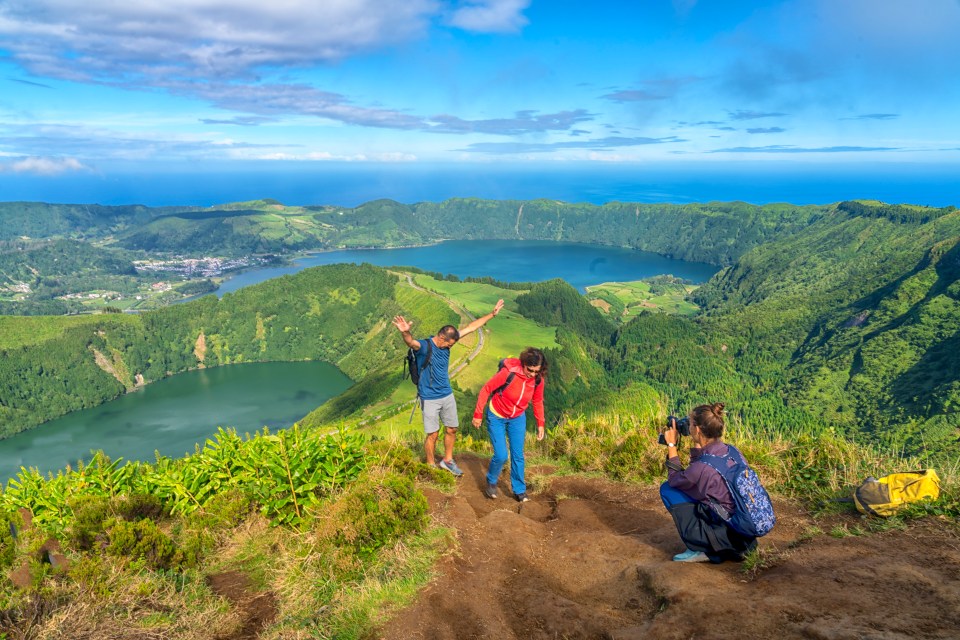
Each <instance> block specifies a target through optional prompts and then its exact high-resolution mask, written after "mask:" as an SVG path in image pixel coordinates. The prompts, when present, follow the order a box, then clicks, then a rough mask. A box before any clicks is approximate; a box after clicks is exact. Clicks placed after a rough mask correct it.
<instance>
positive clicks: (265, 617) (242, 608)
mask: <svg viewBox="0 0 960 640" xmlns="http://www.w3.org/2000/svg"><path fill="white" fill-rule="evenodd" d="M207 583H208V584H209V585H210V589H211V590H212V591H213V592H214V593H215V594H217V595H218V596H222V597H224V598H226V599H227V600H229V601H230V604H232V605H233V606H234V607H235V608H236V612H237V624H236V625H235V628H234V629H233V630H232V631H231V632H230V633H228V634H226V635H218V636H216V640H255V639H256V637H257V636H258V634H259V633H260V630H261V629H263V627H265V626H266V625H268V624H269V623H270V622H272V621H273V619H274V618H275V617H276V616H277V601H276V598H275V597H274V595H273V594H272V593H270V592H266V593H257V592H255V591H254V590H253V589H252V588H251V584H250V579H249V578H248V577H247V576H246V574H244V573H241V572H239V571H227V572H224V573H217V574H213V575H210V576H208V577H207Z"/></svg>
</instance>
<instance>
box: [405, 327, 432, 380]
mask: <svg viewBox="0 0 960 640" xmlns="http://www.w3.org/2000/svg"><path fill="white" fill-rule="evenodd" d="M432 342H433V340H431V339H429V338H428V339H427V357H426V358H424V359H423V366H422V367H417V352H416V351H414V350H413V349H407V357H406V359H405V360H404V362H403V377H404V378H406V377H407V376H410V382H412V383H413V384H414V386H419V385H420V373H421V372H422V371H423V370H424V369H426V368H427V367H428V366H430V356H432V355H433V344H431V343H432Z"/></svg>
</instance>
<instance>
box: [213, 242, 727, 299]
mask: <svg viewBox="0 0 960 640" xmlns="http://www.w3.org/2000/svg"><path fill="white" fill-rule="evenodd" d="M339 262H350V263H354V264H360V263H363V262H369V263H370V264H374V265H377V266H381V267H392V266H409V267H418V268H420V269H425V270H427V271H438V272H440V273H444V274H447V273H452V274H455V275H457V276H460V277H461V278H463V277H467V276H473V277H480V276H490V277H492V278H495V279H497V280H503V281H506V282H539V281H542V280H550V279H552V278H562V279H564V280H566V281H567V282H569V283H570V284H571V285H573V286H574V287H576V288H577V289H579V290H580V291H581V292H583V291H584V290H585V287H587V286H589V285H593V284H600V283H602V282H622V281H631V280H641V279H643V278H648V277H650V276H655V275H660V274H666V273H669V274H671V275H674V276H677V277H678V278H686V279H687V280H691V281H693V282H697V283H700V282H705V281H706V280H709V279H710V277H711V276H712V275H713V274H714V273H716V272H717V270H718V269H719V267H716V266H714V265H711V264H704V263H700V262H686V261H683V260H671V259H669V258H664V257H663V256H661V255H658V254H656V253H649V252H647V251H634V250H632V249H623V248H620V247H605V246H599V245H592V244H580V243H575V242H549V241H541V240H483V241H477V240H473V241H471V240H451V241H448V242H441V243H439V244H434V245H429V246H425V247H409V248H404V249H350V250H342V251H325V252H322V253H314V254H311V255H310V256H309V257H306V258H302V259H300V260H297V262H296V263H295V264H294V265H292V266H286V267H271V268H267V269H255V270H252V271H247V272H245V273H242V274H239V275H237V276H235V277H233V278H230V279H229V280H227V281H226V282H224V283H223V285H221V287H220V288H219V289H218V290H217V291H216V293H217V295H221V296H222V295H223V294H224V293H229V292H231V291H236V290H237V289H241V288H243V287H247V286H250V285H252V284H256V283H258V282H263V281H264V280H269V279H270V278H276V277H278V276H282V275H286V274H290V273H296V272H297V271H300V270H302V269H306V268H308V267H316V266H320V265H325V264H336V263H339Z"/></svg>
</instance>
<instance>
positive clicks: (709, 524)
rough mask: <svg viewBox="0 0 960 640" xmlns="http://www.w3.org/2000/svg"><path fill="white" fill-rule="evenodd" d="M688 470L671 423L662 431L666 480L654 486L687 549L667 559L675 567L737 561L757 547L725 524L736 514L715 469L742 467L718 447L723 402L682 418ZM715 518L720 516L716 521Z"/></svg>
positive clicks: (736, 456) (728, 449)
mask: <svg viewBox="0 0 960 640" xmlns="http://www.w3.org/2000/svg"><path fill="white" fill-rule="evenodd" d="M688 417H689V420H690V422H689V429H690V438H689V440H691V441H692V442H691V445H690V465H689V466H688V467H687V468H686V469H684V468H683V466H682V465H681V463H680V457H679V456H678V455H677V444H678V442H679V440H680V434H679V432H678V431H677V425H676V424H670V425H668V427H667V429H666V430H665V431H664V432H663V441H664V442H665V443H666V445H667V481H666V482H665V483H663V484H662V485H661V486H660V497H661V498H662V499H663V504H664V506H665V507H666V508H667V511H669V512H670V515H671V516H673V521H674V523H675V524H676V525H677V531H678V532H679V533H680V538H681V539H682V540H683V542H684V544H686V545H687V550H686V551H684V552H683V553H680V554H677V555H675V556H674V557H673V559H674V561H676V562H706V561H710V562H714V563H720V562H723V561H724V560H737V561H739V560H742V559H743V556H744V554H746V553H747V552H748V551H751V550H752V549H753V548H754V547H756V545H757V539H756V538H755V537H753V536H748V535H745V534H743V533H740V532H739V531H737V530H735V529H734V528H733V527H731V526H730V525H729V524H727V522H728V521H729V520H730V517H729V516H730V515H731V514H733V513H734V512H735V510H736V506H735V498H734V496H733V495H732V494H731V493H730V488H729V487H728V485H727V482H726V481H725V480H724V477H723V476H722V475H721V474H720V472H719V471H718V470H717V465H724V466H721V467H720V468H724V467H725V466H726V465H729V466H731V467H732V466H733V465H734V464H736V463H737V462H743V463H744V464H745V461H744V460H743V456H742V455H741V454H740V452H739V451H737V450H736V449H735V448H734V447H732V446H730V445H727V444H725V443H724V442H723V428H724V420H723V403H722V402H717V403H715V404H704V405H700V406H699V407H697V408H695V409H694V410H693V411H691V412H690V414H689V415H688ZM721 515H722V516H723V517H721Z"/></svg>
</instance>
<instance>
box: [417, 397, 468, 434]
mask: <svg viewBox="0 0 960 640" xmlns="http://www.w3.org/2000/svg"><path fill="white" fill-rule="evenodd" d="M420 409H421V410H422V411H423V432H424V433H427V434H430V433H436V432H437V431H440V422H441V421H442V422H443V426H445V427H450V428H453V429H456V428H457V427H459V426H460V421H459V420H458V419H457V401H456V400H455V399H454V397H453V394H452V393H451V394H450V395H448V396H444V397H442V398H437V399H436V400H421V401H420Z"/></svg>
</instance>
